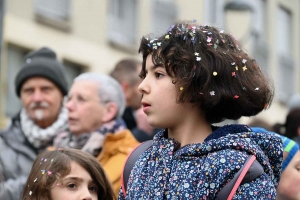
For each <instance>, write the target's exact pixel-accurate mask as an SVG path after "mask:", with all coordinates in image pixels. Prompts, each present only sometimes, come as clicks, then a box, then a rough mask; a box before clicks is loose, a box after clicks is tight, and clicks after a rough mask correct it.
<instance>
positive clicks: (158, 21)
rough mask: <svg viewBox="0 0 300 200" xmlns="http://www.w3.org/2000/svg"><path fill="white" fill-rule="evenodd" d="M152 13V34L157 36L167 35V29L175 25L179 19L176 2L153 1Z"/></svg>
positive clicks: (166, 0) (165, 0)
mask: <svg viewBox="0 0 300 200" xmlns="http://www.w3.org/2000/svg"><path fill="white" fill-rule="evenodd" d="M152 12H153V14H152V16H153V21H152V32H154V33H156V34H157V35H161V34H163V33H165V32H166V31H167V28H168V27H170V26H171V25H172V24H174V23H175V21H176V18H177V8H176V5H175V3H174V1H169V0H155V1H152Z"/></svg>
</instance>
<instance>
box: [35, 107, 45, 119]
mask: <svg viewBox="0 0 300 200" xmlns="http://www.w3.org/2000/svg"><path fill="white" fill-rule="evenodd" d="M34 114H35V117H36V118H37V120H42V119H43V117H44V111H43V110H41V109H37V110H35V111H34Z"/></svg>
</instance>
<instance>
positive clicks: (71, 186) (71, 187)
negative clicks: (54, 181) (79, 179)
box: [67, 183, 77, 189]
mask: <svg viewBox="0 0 300 200" xmlns="http://www.w3.org/2000/svg"><path fill="white" fill-rule="evenodd" d="M67 187H68V188H70V189H76V188H77V186H76V184H75V183H70V184H68V186H67Z"/></svg>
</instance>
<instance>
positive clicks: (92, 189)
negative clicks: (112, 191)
mask: <svg viewBox="0 0 300 200" xmlns="http://www.w3.org/2000/svg"><path fill="white" fill-rule="evenodd" d="M89 190H90V191H93V192H97V191H98V188H97V187H96V186H89Z"/></svg>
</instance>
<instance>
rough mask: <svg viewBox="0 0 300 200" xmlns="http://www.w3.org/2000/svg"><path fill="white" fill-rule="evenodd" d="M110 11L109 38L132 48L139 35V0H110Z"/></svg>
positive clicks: (115, 42) (113, 41)
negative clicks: (137, 25)
mask: <svg viewBox="0 0 300 200" xmlns="http://www.w3.org/2000/svg"><path fill="white" fill-rule="evenodd" d="M108 2H109V5H108V6H109V12H108V21H107V22H108V24H107V27H108V35H107V36H108V39H109V40H110V41H111V42H112V43H114V44H118V45H121V46H124V47H129V48H132V47H134V45H135V44H136V41H137V40H136V37H137V27H136V24H137V0H110V1H108Z"/></svg>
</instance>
